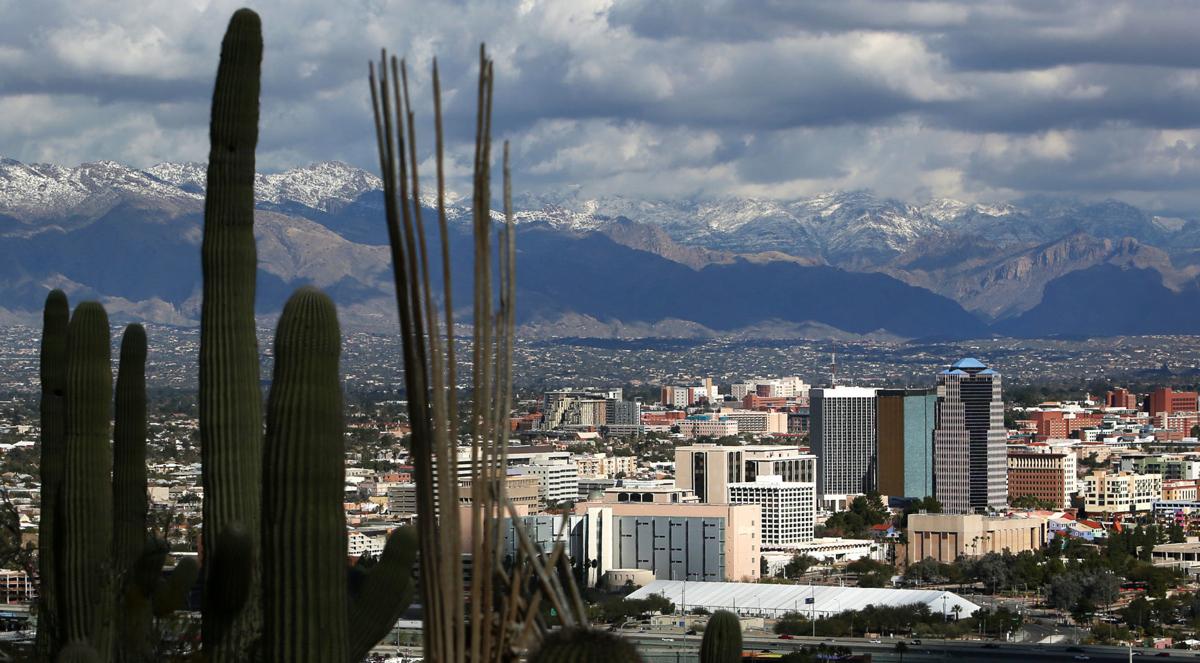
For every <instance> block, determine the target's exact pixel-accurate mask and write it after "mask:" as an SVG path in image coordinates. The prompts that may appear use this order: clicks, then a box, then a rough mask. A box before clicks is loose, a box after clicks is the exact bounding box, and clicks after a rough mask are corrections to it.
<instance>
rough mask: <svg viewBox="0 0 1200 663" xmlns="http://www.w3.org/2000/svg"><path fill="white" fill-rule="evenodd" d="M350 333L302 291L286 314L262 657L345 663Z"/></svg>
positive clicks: (328, 304)
mask: <svg viewBox="0 0 1200 663" xmlns="http://www.w3.org/2000/svg"><path fill="white" fill-rule="evenodd" d="M340 352H341V333H340V331H339V329H338V322H337V311H336V309H335V308H334V305H333V301H332V300H330V299H329V297H327V296H326V295H325V294H323V293H321V292H320V291H318V290H316V289H314V288H301V289H299V290H297V291H296V292H295V294H293V295H292V296H291V298H290V299H289V300H288V302H287V304H286V305H285V306H284V308H283V313H282V315H281V316H280V318H279V328H278V330H277V331H276V335H275V374H274V378H273V379H272V381H271V394H270V397H269V398H268V400H267V438H266V445H265V450H264V456H263V519H262V522H263V532H262V540H263V655H264V658H265V659H266V660H269V661H290V662H293V663H318V662H328V661H341V660H344V659H345V658H346V644H347V641H346V610H345V605H346V517H345V513H344V510H343V507H342V502H343V495H344V491H345V486H346V476H345V465H344V457H343V451H344V448H345V443H344V442H343V439H342V436H343V422H342V392H341V385H340V384H339V379H338V357H339V354H340Z"/></svg>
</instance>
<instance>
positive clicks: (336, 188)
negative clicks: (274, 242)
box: [254, 161, 383, 212]
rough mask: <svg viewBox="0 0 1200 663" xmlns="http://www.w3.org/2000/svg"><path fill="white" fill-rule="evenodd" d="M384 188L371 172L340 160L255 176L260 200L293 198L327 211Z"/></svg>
mask: <svg viewBox="0 0 1200 663" xmlns="http://www.w3.org/2000/svg"><path fill="white" fill-rule="evenodd" d="M382 188H383V182H382V181H381V180H380V179H379V178H378V177H376V176H375V175H374V174H372V173H368V172H367V171H365V170H362V169H361V168H355V167H353V166H351V165H349V164H345V163H342V162H340V161H325V162H322V163H316V164H312V165H310V166H306V167H304V168H293V169H292V170H289V171H286V172H283V173H273V174H269V175H261V174H260V175H258V176H256V178H255V182H254V197H255V198H257V199H258V200H259V201H260V202H270V203H283V202H287V201H292V202H297V203H300V204H302V205H306V206H308V207H311V208H313V209H319V210H322V211H325V212H328V211H332V210H333V209H334V208H336V207H340V206H342V205H345V204H348V203H351V202H354V200H355V199H357V198H358V197H359V196H361V195H362V194H364V193H367V192H368V191H378V190H379V189H382Z"/></svg>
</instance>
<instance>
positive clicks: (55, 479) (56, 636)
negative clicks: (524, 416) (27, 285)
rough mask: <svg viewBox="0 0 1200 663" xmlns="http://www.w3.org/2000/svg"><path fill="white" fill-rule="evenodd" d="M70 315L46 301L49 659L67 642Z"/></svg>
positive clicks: (41, 653)
mask: <svg viewBox="0 0 1200 663" xmlns="http://www.w3.org/2000/svg"><path fill="white" fill-rule="evenodd" d="M70 318H71V310H70V307H69V306H68V304H67V296H66V295H65V294H63V291H62V290H52V291H51V292H50V294H49V295H47V296H46V307H45V309H44V310H43V312H42V348H41V358H40V360H41V363H40V372H41V383H42V401H41V417H42V420H41V427H42V457H41V497H42V505H41V518H40V520H39V522H38V567H39V572H38V576H39V577H40V579H41V586H40V588H39V589H40V590H41V596H40V598H39V603H38V632H37V653H38V657H39V658H40V659H42V660H50V659H51V658H52V657H53V656H54V655H55V654H56V653H57V652H58V649H59V646H60V644H61V642H62V640H61V638H62V634H61V627H62V624H61V622H60V618H59V617H60V616H59V609H58V584H57V582H56V581H57V579H58V577H59V575H58V567H59V564H60V560H59V556H58V553H59V551H60V550H61V547H60V546H61V545H62V541H61V540H60V539H59V533H60V532H61V529H62V523H61V520H60V519H61V508H60V507H59V499H60V497H61V494H62V481H63V469H64V468H63V462H64V457H65V456H66V437H65V432H64V430H63V425H64V421H63V392H64V390H65V388H66V380H67V357H66V355H67V323H68V322H69V320H70Z"/></svg>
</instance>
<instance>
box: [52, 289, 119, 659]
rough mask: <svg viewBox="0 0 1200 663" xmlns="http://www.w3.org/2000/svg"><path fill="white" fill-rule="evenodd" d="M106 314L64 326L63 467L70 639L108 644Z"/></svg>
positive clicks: (90, 308) (91, 310)
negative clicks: (64, 461) (65, 353)
mask: <svg viewBox="0 0 1200 663" xmlns="http://www.w3.org/2000/svg"><path fill="white" fill-rule="evenodd" d="M109 343H110V336H109V328H108V315H107V314H105V312H104V308H103V307H102V306H100V304H98V303H96V302H84V303H82V304H80V305H79V306H78V307H76V309H75V313H74V315H72V316H71V322H70V324H69V325H68V326H67V375H66V401H65V405H66V409H65V422H66V447H67V454H66V470H65V474H64V480H63V509H62V511H63V521H64V524H65V530H64V541H63V545H62V546H61V549H62V550H63V551H64V553H65V557H64V559H63V581H64V582H63V585H62V586H61V587H60V588H59V593H60V602H61V608H62V611H63V613H64V615H65V618H64V625H65V627H66V639H67V640H69V641H86V642H90V643H92V645H93V647H94V648H95V649H96V650H97V652H105V651H106V650H107V649H106V648H107V643H108V642H109V639H108V635H109V634H108V630H109V627H110V625H111V623H110V618H111V614H112V603H111V595H110V594H108V590H109V586H110V585H109V581H108V580H109V578H111V576H112V566H111V564H110V563H109V560H110V558H111V554H112V527H113V526H112V484H111V482H110V479H109V472H110V471H111V467H112V454H111V452H110V450H109V432H110V431H109V414H110V409H111V407H112V369H111V368H110V367H109V360H110V353H111V351H110V349H109Z"/></svg>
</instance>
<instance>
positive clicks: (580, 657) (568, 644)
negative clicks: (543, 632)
mask: <svg viewBox="0 0 1200 663" xmlns="http://www.w3.org/2000/svg"><path fill="white" fill-rule="evenodd" d="M641 660H642V658H641V657H640V656H638V653H637V650H636V649H634V647H633V644H631V643H630V642H629V641H628V640H626V639H625V638H622V637H620V636H618V635H614V634H612V633H609V632H607V631H597V630H595V629H590V628H581V627H573V628H564V629H560V630H558V631H555V632H553V633H551V634H550V635H548V636H546V639H545V640H543V641H542V645H541V647H539V648H538V650H537V651H536V652H534V653H533V655H531V656H530V657H529V663H641Z"/></svg>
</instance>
